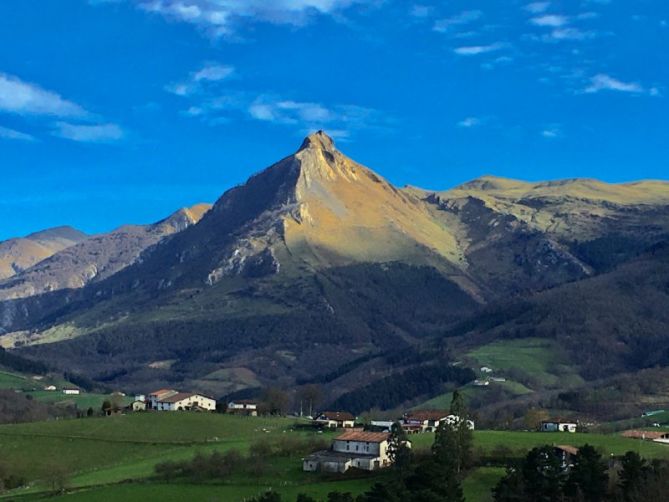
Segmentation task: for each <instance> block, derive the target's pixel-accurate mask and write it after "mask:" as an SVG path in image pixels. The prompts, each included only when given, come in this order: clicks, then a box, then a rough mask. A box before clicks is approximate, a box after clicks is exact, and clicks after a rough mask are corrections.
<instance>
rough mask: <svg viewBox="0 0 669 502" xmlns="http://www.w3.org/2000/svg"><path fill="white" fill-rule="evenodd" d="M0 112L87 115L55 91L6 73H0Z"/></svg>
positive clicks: (66, 116)
mask: <svg viewBox="0 0 669 502" xmlns="http://www.w3.org/2000/svg"><path fill="white" fill-rule="evenodd" d="M0 112H8V113H15V114H18V115H47V116H53V117H61V118H70V117H78V118H81V117H85V116H87V115H88V112H87V111H86V110H84V108H82V107H81V106H79V105H78V104H76V103H73V102H72V101H68V100H67V99H64V98H62V97H61V96H60V95H59V94H57V93H56V92H53V91H49V90H46V89H43V88H42V87H40V86H39V85H37V84H33V83H29V82H24V81H23V80H21V79H19V78H18V77H15V76H12V75H7V74H6V73H0Z"/></svg>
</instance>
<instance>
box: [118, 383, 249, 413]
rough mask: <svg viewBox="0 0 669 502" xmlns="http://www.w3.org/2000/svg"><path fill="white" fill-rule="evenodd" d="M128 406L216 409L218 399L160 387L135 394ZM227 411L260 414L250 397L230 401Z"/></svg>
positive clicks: (132, 408) (156, 408) (142, 409)
mask: <svg viewBox="0 0 669 502" xmlns="http://www.w3.org/2000/svg"><path fill="white" fill-rule="evenodd" d="M128 408H129V409H130V410H132V411H146V410H154V411H215V410H216V400H215V399H214V398H213V397H210V396H207V395H205V394H201V393H198V392H180V391H178V390H176V389H159V390H156V391H154V392H151V393H150V394H148V395H144V394H137V395H135V399H134V401H133V402H132V403H131V404H130V405H129V406H128ZM226 412H227V413H230V414H233V415H246V416H251V417H255V416H257V415H258V403H257V402H256V401H252V400H248V399H242V400H236V401H230V402H228V403H227V410H226Z"/></svg>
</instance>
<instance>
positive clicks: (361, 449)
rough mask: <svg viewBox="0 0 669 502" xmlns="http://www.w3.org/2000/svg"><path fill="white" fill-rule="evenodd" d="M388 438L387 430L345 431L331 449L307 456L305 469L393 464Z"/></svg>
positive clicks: (370, 467) (333, 469)
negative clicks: (389, 452) (389, 454)
mask: <svg viewBox="0 0 669 502" xmlns="http://www.w3.org/2000/svg"><path fill="white" fill-rule="evenodd" d="M389 439H390V433H388V432H368V431H363V430H361V429H353V430H350V431H346V432H344V433H343V434H340V435H339V436H337V437H336V438H334V440H333V441H332V446H331V447H330V449H329V450H322V451H318V452H316V453H312V454H311V455H309V456H307V457H305V458H304V459H303V461H302V469H303V470H304V471H312V472H313V471H322V472H346V471H347V470H348V469H350V468H356V469H363V470H365V471H374V470H376V469H382V468H384V467H388V466H389V465H390V464H391V460H390V457H389V456H388V441H389ZM409 446H410V443H409Z"/></svg>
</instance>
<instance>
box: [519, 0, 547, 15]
mask: <svg viewBox="0 0 669 502" xmlns="http://www.w3.org/2000/svg"><path fill="white" fill-rule="evenodd" d="M550 5H551V3H550V2H532V3H528V4H527V5H526V6H525V10H526V11H528V12H531V13H532V14H541V13H542V12H546V11H547V10H548V7H550Z"/></svg>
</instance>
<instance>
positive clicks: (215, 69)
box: [165, 63, 235, 96]
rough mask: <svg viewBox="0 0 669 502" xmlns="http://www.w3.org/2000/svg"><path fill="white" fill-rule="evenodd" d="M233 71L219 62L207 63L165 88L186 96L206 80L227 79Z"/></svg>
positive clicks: (195, 90) (230, 67)
mask: <svg viewBox="0 0 669 502" xmlns="http://www.w3.org/2000/svg"><path fill="white" fill-rule="evenodd" d="M234 73H235V68H234V67H233V66H229V65H223V64H220V63H207V64H205V65H204V66H203V67H202V68H200V69H199V70H197V71H194V72H192V73H191V74H190V76H189V77H188V79H187V80H185V81H182V82H176V83H172V84H169V85H168V86H167V87H166V88H165V90H167V91H168V92H171V93H172V94H176V95H177V96H188V95H189V94H193V93H195V92H198V91H199V90H200V89H201V86H202V85H203V84H204V83H207V82H220V81H222V80H227V79H229V78H230V77H231V76H233V75H234Z"/></svg>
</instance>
